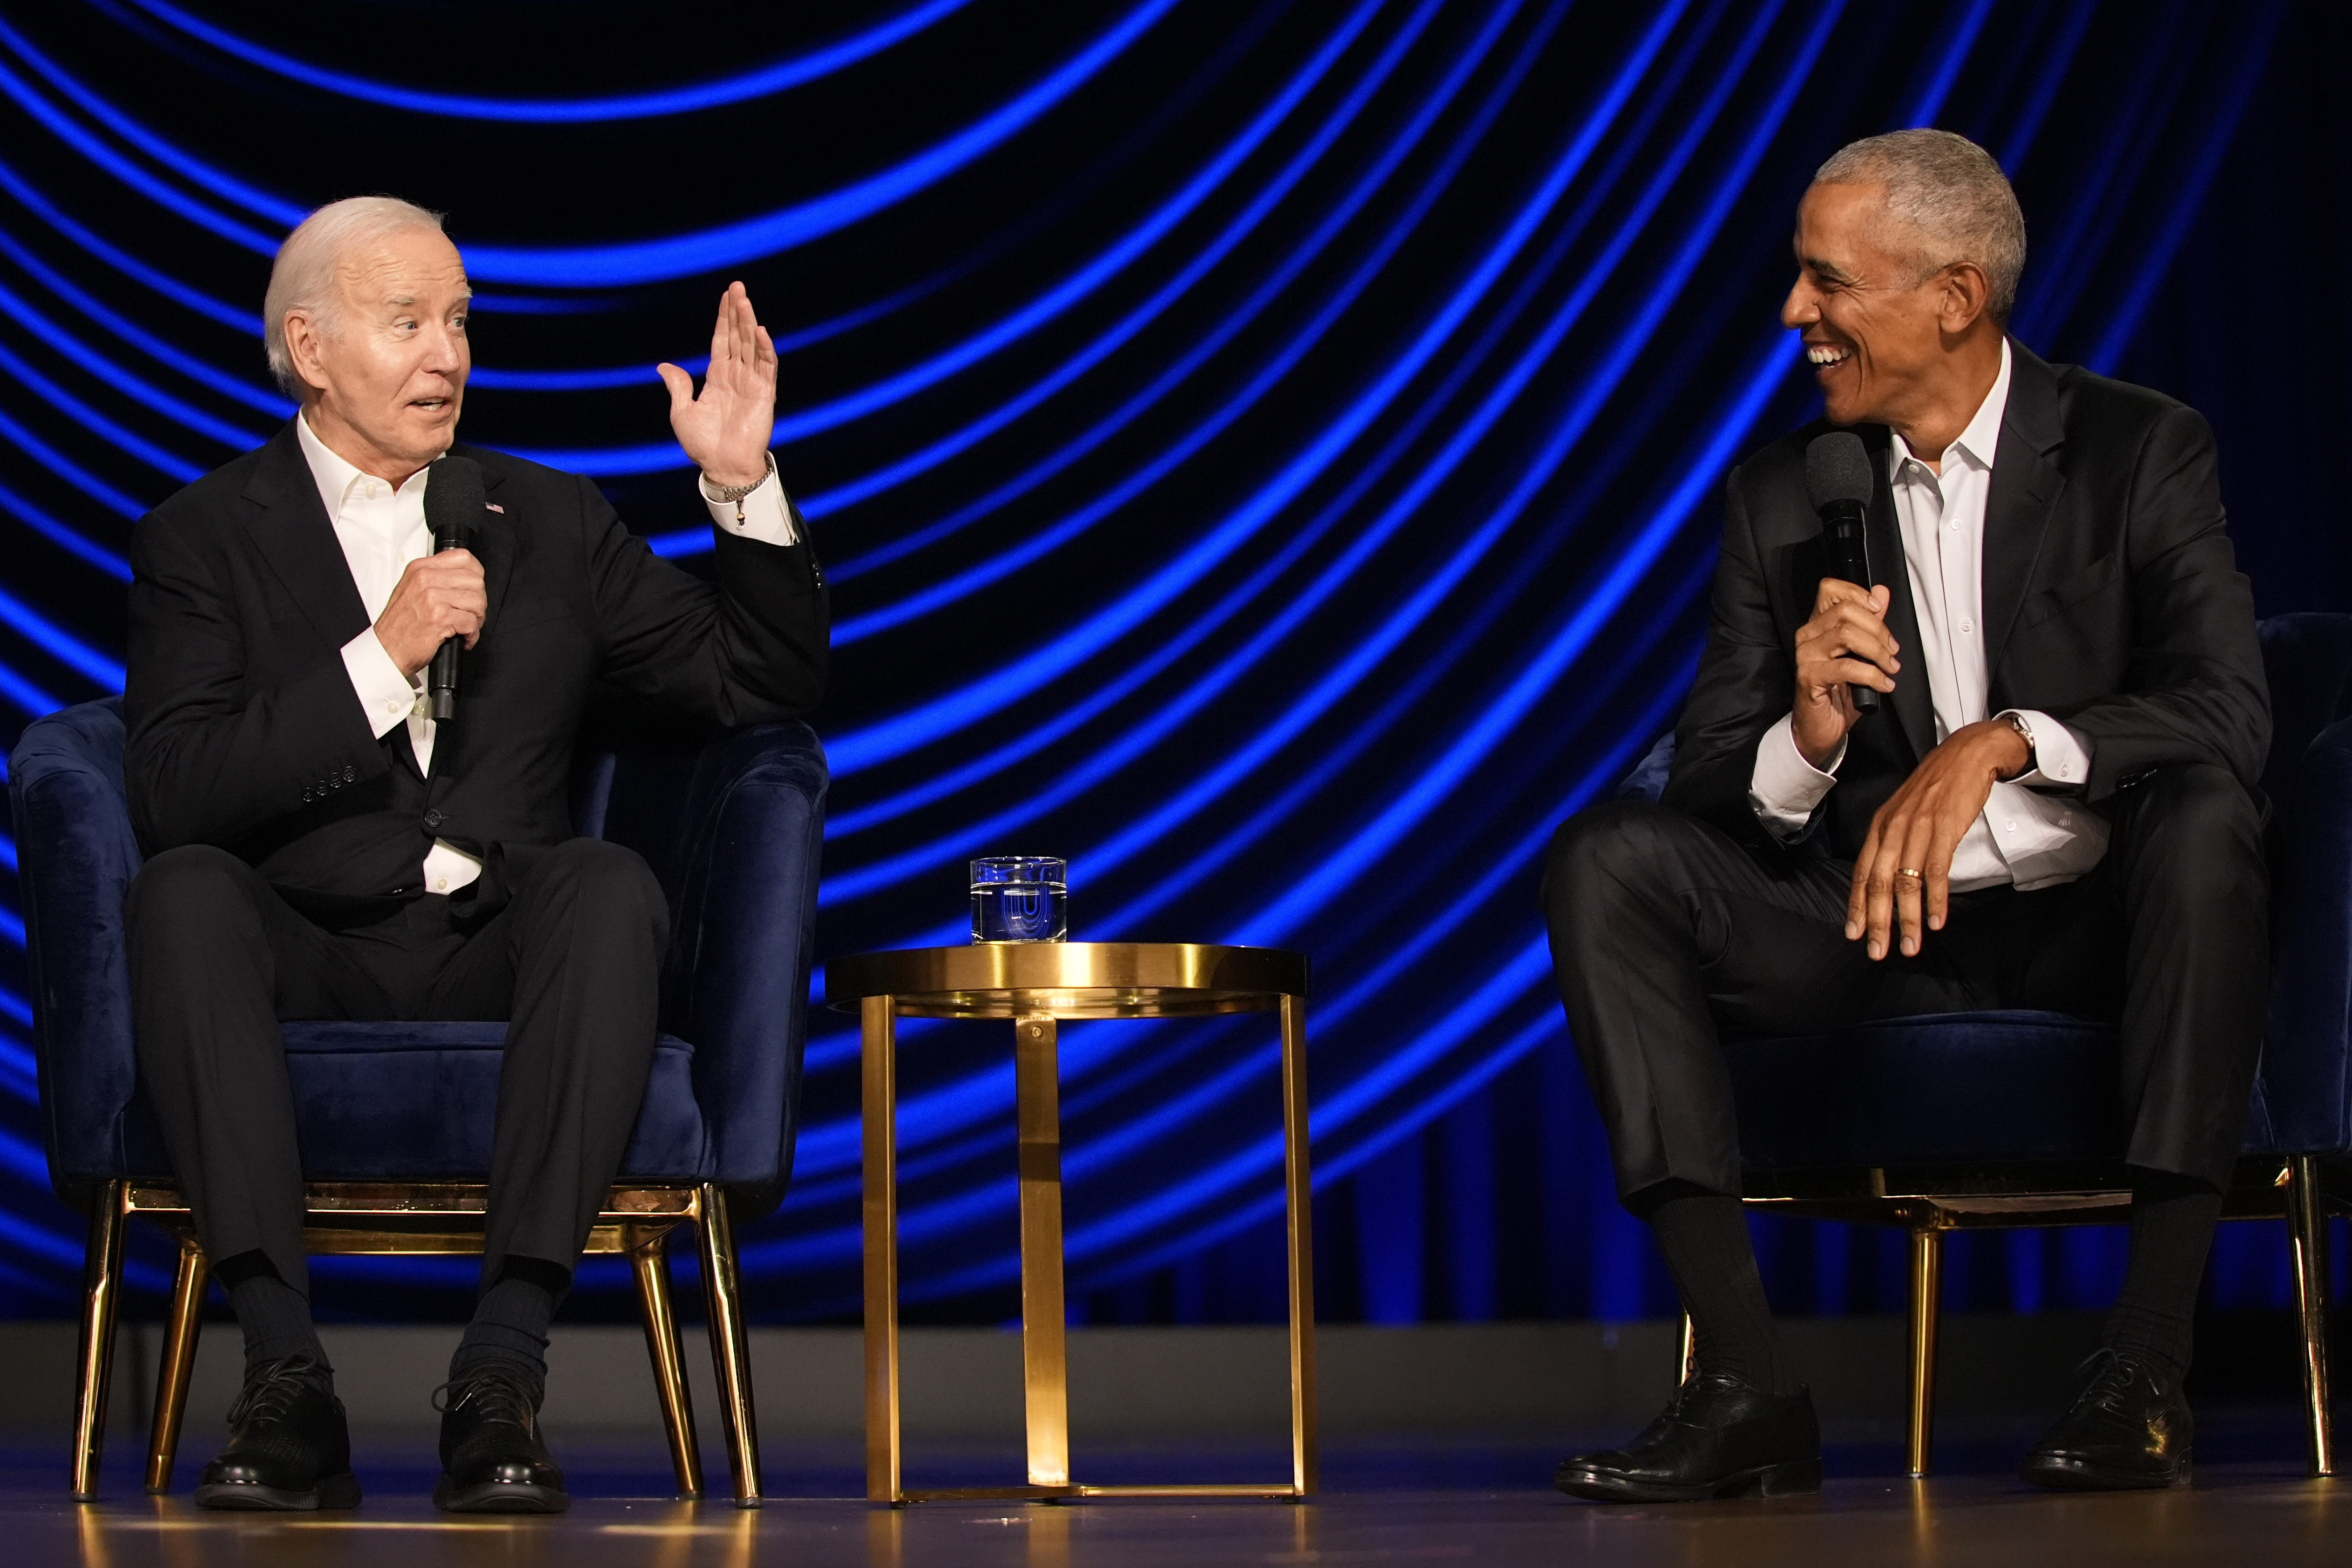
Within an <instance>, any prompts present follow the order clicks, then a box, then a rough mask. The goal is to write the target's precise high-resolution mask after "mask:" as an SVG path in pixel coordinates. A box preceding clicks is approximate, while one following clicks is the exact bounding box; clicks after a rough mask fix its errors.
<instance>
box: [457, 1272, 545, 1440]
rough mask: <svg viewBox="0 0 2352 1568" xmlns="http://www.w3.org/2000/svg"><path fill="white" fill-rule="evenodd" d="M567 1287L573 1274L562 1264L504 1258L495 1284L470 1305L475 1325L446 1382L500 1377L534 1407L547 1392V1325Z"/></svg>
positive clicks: (460, 1347)
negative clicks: (494, 1374)
mask: <svg viewBox="0 0 2352 1568" xmlns="http://www.w3.org/2000/svg"><path fill="white" fill-rule="evenodd" d="M571 1284H572V1270H570V1269H569V1268H564V1267H562V1265H561V1264H555V1263H550V1262H547V1261H546V1260H545V1259H543V1258H508V1259H507V1260H506V1262H505V1264H504V1265H503V1266H502V1267H501V1268H500V1269H499V1278H498V1280H497V1282H496V1283H494V1284H493V1285H491V1286H490V1288H489V1289H487V1290H485V1291H483V1292H482V1294H481V1299H480V1300H478V1301H476V1302H475V1303H474V1319H473V1321H471V1322H469V1323H467V1325H466V1332H465V1337H464V1338H462V1339H460V1340H459V1341H458V1342H457V1353H456V1354H455V1355H453V1356H451V1357H450V1358H449V1381H450V1382H452V1383H458V1382H462V1381H464V1380H465V1379H467V1378H469V1377H472V1376H474V1375H475V1374H476V1373H482V1372H500V1373H506V1374H507V1375H509V1376H510V1377H513V1378H515V1379H517V1380H518V1381H520V1383H521V1384H522V1385H523V1386H524V1387H525V1388H526V1389H528V1390H529V1391H530V1402H531V1404H532V1405H538V1404H539V1402H540V1401H541V1398H543V1397H544V1396H545V1394H546V1390H547V1330H548V1325H549V1324H550V1323H551V1322H553V1321H555V1308H556V1305H557V1303H558V1302H560V1301H561V1300H562V1299H563V1296H564V1293H565V1291H566V1290H568V1289H570V1288H571Z"/></svg>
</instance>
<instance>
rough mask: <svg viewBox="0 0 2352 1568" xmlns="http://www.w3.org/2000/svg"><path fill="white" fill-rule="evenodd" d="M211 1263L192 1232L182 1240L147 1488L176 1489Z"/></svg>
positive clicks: (151, 1434) (157, 1388)
mask: <svg viewBox="0 0 2352 1568" xmlns="http://www.w3.org/2000/svg"><path fill="white" fill-rule="evenodd" d="M211 1278H212V1265H211V1264H210V1263H209V1262H207V1261H206V1260H205V1249H204V1248H203V1247H201V1246H199V1245H198V1244H197V1242H196V1238H195V1237H192V1236H184V1237H181V1238H180V1267H179V1269H178V1271H177V1273H176V1274H175V1275H174V1276H173V1280H172V1315H171V1318H170V1319H169V1320H168V1321H166V1322H165V1323H164V1325H163V1361H162V1364H161V1365H160V1366H159V1367H157V1368H156V1372H155V1422H154V1426H153V1427H152V1430H151V1431H150V1432H149V1434H148V1439H147V1489H148V1490H149V1491H151V1492H153V1493H156V1494H158V1495H161V1494H162V1493H164V1492H168V1491H170V1490H171V1489H172V1462H173V1459H174V1458H176V1457H177V1456H178V1454H179V1452H180V1426H181V1424H182V1422H183V1421H184V1419H185V1417H186V1415H187V1414H188V1379H189V1377H190V1375H191V1374H192V1373H194V1371H195V1368H196V1336H197V1335H198V1334H200V1333H201V1332H202V1331H204V1326H205V1283H206V1282H207V1281H208V1280H210V1279H211Z"/></svg>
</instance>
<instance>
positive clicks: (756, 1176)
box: [8, 700, 827, 1507]
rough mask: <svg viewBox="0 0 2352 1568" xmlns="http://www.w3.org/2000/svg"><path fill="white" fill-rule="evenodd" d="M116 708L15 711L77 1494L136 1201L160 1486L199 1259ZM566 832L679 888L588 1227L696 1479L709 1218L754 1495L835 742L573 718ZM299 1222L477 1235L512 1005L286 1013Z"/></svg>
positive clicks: (725, 1341) (406, 1239) (714, 1282)
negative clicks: (146, 1071) (150, 1275)
mask: <svg viewBox="0 0 2352 1568" xmlns="http://www.w3.org/2000/svg"><path fill="white" fill-rule="evenodd" d="M122 744H123V728H122V715H121V703H120V701H118V700H107V701H102V702H89V703H84V704H82V705H80V706H79V707H75V708H68V709H66V710H63V711H61V712H58V713H53V714H51V715H49V716H48V717H47V718H45V719H41V720H39V721H36V722H35V723H33V724H32V725H30V726H29V727H27V728H26V731H25V733H24V736H23V738H22V739H21V740H20V741H19V742H18V743H17V745H16V751H15V752H14V754H13V755H12V756H11V758H10V766H9V776H8V788H9V802H10V805H11V806H12V807H13V809H14V812H15V816H16V836H17V847H18V863H19V866H20V868H21V873H22V877H23V893H24V912H25V928H26V948H27V952H28V954H29V957H30V963H31V968H32V974H33V1016H34V1037H35V1044H36V1048H37V1055H38V1058H39V1063H40V1074H41V1102H42V1109H43V1114H44V1116H45V1118H46V1121H47V1127H46V1132H47V1145H48V1158H49V1172H50V1177H51V1180H52V1182H53V1183H54V1184H56V1186H57V1188H58V1192H59V1194H60V1195H62V1196H65V1197H66V1198H68V1201H72V1202H76V1203H79V1204H81V1205H85V1206H86V1207H87V1209H88V1211H89V1215H90V1228H89V1237H90V1239H89V1257H88V1262H87V1291H86V1297H87V1302H86V1310H85V1313H84V1318H83V1323H82V1354H81V1363H80V1374H79V1375H80V1387H79V1415H78V1429H77V1432H76V1435H75V1447H74V1492H75V1495H76V1496H77V1497H89V1496H92V1495H94V1494H95V1492H96V1488H97V1479H98V1464H99V1455H100V1444H101V1440H102V1437H103V1419H104V1414H105V1410H106V1394H107V1383H108V1377H109V1371H110V1356H111V1350H112V1346H113V1340H114V1334H113V1327H114V1317H115V1310H116V1302H117V1300H118V1299H119V1297H120V1295H121V1279H122V1248H123V1234H124V1229H125V1227H126V1226H127V1224H128V1221H129V1218H130V1216H131V1215H147V1216H148V1217H150V1218H152V1219H154V1220H156V1221H159V1222H161V1223H163V1224H164V1225H166V1226H169V1227H171V1228H172V1229H173V1231H174V1232H175V1233H176V1234H177V1235H178V1236H179V1237H180V1248H181V1250H180V1264H179V1269H178V1276H177V1280H176V1286H175V1289H174V1292H173V1304H172V1309H171V1314H170V1319H169V1322H168V1325H167V1329H166V1332H165V1339H164V1349H163V1356H162V1369H161V1374H160V1380H159V1386H158V1389H157V1394H156V1400H155V1425H154V1429H153V1431H152V1434H151V1441H150V1447H149V1457H148V1473H147V1480H148V1487H149V1489H150V1490H152V1491H163V1490H167V1489H169V1487H170V1482H171V1472H172V1463H173V1451H174V1450H175V1448H176V1447H177V1443H178V1436H179V1428H180V1422H181V1417H182V1414H183V1411H184V1407H185V1404H186V1396H187V1384H188V1373H189V1371H190V1368H191V1366H192V1364H193V1362H194V1352H195V1341H196V1331H197V1326H198V1324H199V1322H200V1321H201V1313H202V1307H203V1300H204V1293H205V1285H206V1282H207V1278H208V1275H207V1267H206V1262H205V1258H204V1254H203V1252H202V1250H201V1248H200V1247H198V1245H197V1243H196V1240H195V1236H194V1228H193V1226H192V1224H191V1223H190V1218H189V1215H188V1214H187V1210H186V1206H185V1205H184V1202H183V1200H182V1198H181V1196H180V1194H179V1193H178V1191H177V1189H176V1187H175V1185H174V1184H173V1172H172V1167H171V1163H170V1162H169V1160H168V1159H167V1158H166V1157H165V1155H164V1152H163V1143H162V1140H161V1137H160V1135H159V1133H158V1131H157V1129H156V1126H155V1122H154V1118H153V1115H152V1111H151V1110H149V1108H148V1107H147V1105H146V1103H145V1101H144V1100H143V1098H142V1090H141V1088H140V1084H139V1077H138V1071H137V1066H136V1059H135V1058H134V1056H133V1053H132V1048H131V992H130V980H129V965H128V961H127V958H126V955H125V952H124V945H123V929H122V903H123V895H124V893H125V891H126V890H127V889H129V887H130V884H131V878H132V877H133V876H134V875H135V874H136V873H137V872H138V869H139V867H140V863H141V853H140V848H139V844H138V840H137V838H136V837H135V836H134V835H133V833H132V831H131V817H130V812H129V807H128V804H127V801H126V799H125V796H124V792H123V783H122ZM581 752H582V763H581V765H580V768H579V770H578V773H577V774H576V775H575V779H574V788H573V803H572V807H573V809H572V816H573V823H574V826H576V827H577V828H578V830H579V831H580V832H581V833H582V834H583V835H587V836H591V837H603V838H608V839H611V840H613V841H614V842H617V843H622V844H625V845H627V846H628V847H631V848H633V849H635V850H637V851H638V852H639V853H640V854H642V855H644V856H645V857H646V860H647V861H648V862H649V863H650V864H651V865H652V867H653V868H654V870H655V872H656V874H657V875H658V876H659V878H660V879H661V882H662V886H663V888H664V889H665V890H666V891H667V893H668V895H669V903H670V917H671V931H672V936H671V942H670V948H669V952H668V954H667V958H666V960H665V964H664V973H663V975H662V993H663V995H662V1008H663V1016H662V1028H663V1031H664V1032H663V1034H662V1037H661V1039H660V1043H659V1046H658V1047H657V1049H656V1052H655V1057H654V1064H653V1068H652V1071H651V1074H650V1076H649V1078H648V1080H647V1082H646V1096H645V1101H644V1105H643V1108H642V1109H641V1110H640V1112H639V1115H638V1119H637V1124H636V1128H635V1132H634V1134H633V1136H632V1138H631V1142H630V1146H629V1150H628V1153H627V1155H626V1156H625V1159H624V1160H623V1162H622V1168H621V1174H620V1179H619V1182H618V1184H616V1185H615V1186H614V1189H613V1192H612V1194H611V1195H610V1197H609V1198H608V1200H607V1202H606V1205H605V1211H604V1214H602V1215H600V1216H599V1218H598V1220H597V1223H596V1226H595V1228H594V1231H593V1234H592V1237H591V1239H590V1243H589V1249H590V1251H592V1252H601V1253H617V1254H624V1255H626V1256H627V1257H629V1258H630V1259H631V1261H632V1263H633V1265H634V1267H635V1277H636V1283H637V1289H638V1294H639V1298H640V1301H641V1304H642V1306H643V1308H644V1310H645V1320H646V1342H647V1347H648V1350H649V1352H650V1353H651V1355H652V1358H653V1363H654V1371H655V1385H656V1389H657V1390H659V1392H660V1394H661V1402H662V1411H663V1415H664V1417H665V1420H666V1423H667V1429H668V1435H669V1444H670V1452H671V1458H672V1461H673V1464H674V1466H675V1468H676V1470H677V1487H678V1491H679V1493H680V1494H681V1495H683V1496H688V1497H694V1496H699V1495H700V1493H701V1489H702V1479H701V1461H700V1456H699V1450H698V1447H697V1446H696V1441H695V1435H694V1418H693V1412H692V1408H691V1406H690V1405H689V1404H688V1394H687V1387H686V1379H685V1373H684V1363H683V1361H682V1360H681V1356H680V1350H679V1345H678V1339H677V1321H676V1318H675V1316H674V1314H673V1312H672V1310H671V1304H670V1294H669V1274H668V1265H667V1252H666V1250H665V1248H666V1243H667V1237H668V1233H669V1232H670V1231H671V1230H672V1229H674V1228H676V1227H677V1226H680V1225H685V1224H690V1225H692V1226H694V1227H695V1228H696V1230H697V1231H698V1234H699V1237H700V1239H701V1261H702V1276H703V1280H704V1284H705V1288H706V1290H707V1291H708V1294H709V1307H710V1312H709V1320H710V1338H711V1350H712V1355H713V1359H714V1361H715V1362H716V1363H717V1369H718V1374H719V1389H720V1393H721V1395H722V1404H723V1406H724V1408H723V1411H722V1415H723V1416H724V1419H725V1426H726V1436H727V1440H728V1451H729V1458H730V1462H731V1465H732V1468H733V1470H734V1480H735V1489H736V1498H737V1501H738V1502H739V1503H740V1504H741V1505H743V1506H745V1507H756V1506H757V1505H758V1501H759V1497H760V1477H759V1449H758V1438H757V1435H756V1432H755V1430H754V1426H753V1419H752V1410H751V1377H750V1369H749V1366H748V1363H747V1361H746V1352H745V1344H746V1339H745V1333H744V1321H743V1316H742V1310H741V1304H740V1290H739V1284H738V1274H737V1268H736V1259H735V1247H734V1241H733V1237H732V1230H731V1226H732V1223H733V1221H734V1220H736V1219H741V1218H746V1217H757V1216H758V1215H760V1214H763V1213H765V1212H767V1211H768V1210H769V1209H772V1208H773V1207H774V1206H775V1205H776V1204H778V1203H779V1202H781V1201H782V1195H783V1191H784V1186H785V1184H786V1182H787V1181H788V1179H789V1178H790V1176H791V1173H792V1158H793V1131H794V1117H795V1112H796V1110H797V1106H798V1101H799V1097H800V1069H801V1051H802V1045H803V1030H804V1027H805V1022H806V1020H805V1011H806V1006H807V997H808V983H809V972H810V964H811V962H812V957H813V953H814V924H815V914H816V885H817V868H818V855H819V849H820V846H821V841H822V839H823V837H824V800H825V787H826V776H827V775H826V770H825V762H824V749H823V748H822V747H821V746H820V745H819V743H818V742H817V739H816V736H815V735H814V732H813V731H810V730H809V728H808V727H807V726H806V725H804V724H798V723H789V724H771V725H762V726H760V727H757V728H754V729H750V730H744V731H735V732H731V733H722V734H719V735H717V736H716V737H715V738H714V737H713V736H711V735H710V733H709V732H708V731H687V730H684V729H682V728H680V727H677V726H675V725H667V724H664V723H662V722H660V721H654V720H649V719H638V720H635V721H631V722H630V723H628V724H627V725H626V726H625V727H618V726H616V727H615V728H614V730H613V731H612V732H610V733H604V732H599V733H596V734H591V735H583V738H582V742H581ZM283 1027H284V1031H285V1040H286V1050H287V1057H288V1064H289V1076H290V1077H291V1079H292V1082H293V1089H294V1097H295V1102H296V1115H297V1118H298V1121H299V1136H300V1139H301V1145H302V1155H303V1167H304V1175H305V1177H306V1179H307V1182H308V1191H307V1197H308V1202H309V1205H310V1215H309V1235H310V1245H311V1247H312V1249H313V1250H314V1251H319V1252H368V1253H452V1252H456V1253H463V1252H478V1251H479V1250H480V1247H481V1230H482V1201H483V1192H484V1181H485V1178H486V1175H487V1173H488V1168H489V1153H490V1134H491V1119H492V1114H493V1110H494V1107H495V1105H496V1100H497V1085H498V1079H499V1067H500V1063H501V1060H502V1052H503V1048H504V1041H505V1036H506V1026H504V1025H503V1024H497V1023H479V1024H476V1023H387V1024H353V1023H289V1024H287V1025H285V1026H283Z"/></svg>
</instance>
